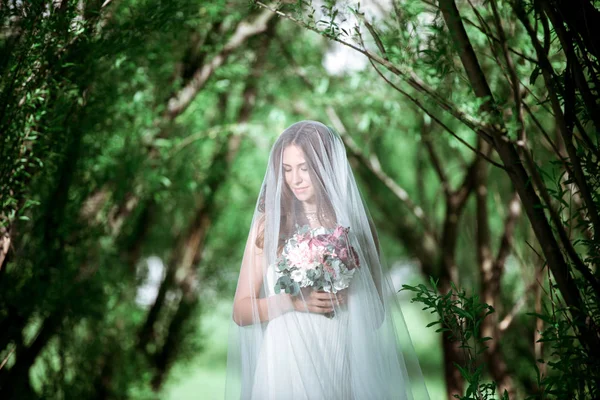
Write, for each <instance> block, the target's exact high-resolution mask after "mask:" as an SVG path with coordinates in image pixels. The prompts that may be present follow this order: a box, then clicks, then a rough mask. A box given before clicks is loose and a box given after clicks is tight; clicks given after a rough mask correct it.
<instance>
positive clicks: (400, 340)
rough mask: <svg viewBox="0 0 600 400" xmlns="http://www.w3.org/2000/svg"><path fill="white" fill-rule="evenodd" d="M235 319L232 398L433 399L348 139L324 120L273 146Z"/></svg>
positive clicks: (297, 127)
mask: <svg viewBox="0 0 600 400" xmlns="http://www.w3.org/2000/svg"><path fill="white" fill-rule="evenodd" d="M332 243H333V244H332ZM326 249H327V250H326ZM232 320H233V322H232V326H231V328H230V338H229V348H228V352H229V354H228V360H227V386H226V387H227V389H226V393H225V397H226V398H227V399H251V400H275V399H285V400H287V399H290V400H299V399H307V400H308V399H310V400H371V399H373V400H380V399H381V400H383V399H402V400H404V399H411V400H412V399H414V400H425V399H429V396H428V394H427V389H426V388H425V385H424V382H423V377H422V375H421V370H420V367H419V363H418V361H417V359H416V357H415V354H414V350H413V347H412V344H411V341H410V337H409V335H408V332H407V330H406V327H405V325H404V320H403V317H402V314H401V312H400V308H399V306H398V304H397V301H396V298H395V292H394V289H393V288H392V287H391V285H390V283H389V281H388V279H387V277H386V276H384V274H383V271H382V260H381V258H380V252H379V243H378V239H377V234H376V232H375V228H374V226H373V224H372V221H371V219H370V216H369V214H368V211H367V209H366V207H365V205H364V203H363V201H362V198H361V196H360V193H359V191H358V188H357V185H356V182H355V180H354V175H353V174H352V171H351V169H350V166H349V164H348V161H347V159H346V152H345V148H344V145H343V142H342V141H341V139H340V137H339V136H338V135H337V133H335V132H334V131H333V130H332V129H330V128H328V127H326V126H325V125H323V124H321V123H319V122H314V121H302V122H298V123H296V124H293V125H292V126H290V127H289V128H287V129H286V130H285V131H284V132H283V133H282V134H281V135H280V136H279V138H278V139H277V141H276V143H275V144H274V146H273V148H272V150H271V154H270V157H269V163H268V167H267V172H266V175H265V178H264V181H263V185H262V189H261V192H260V195H259V198H258V202H257V206H256V211H255V213H254V217H253V219H252V224H251V227H250V233H249V235H248V240H247V242H246V248H245V252H244V256H243V260H242V265H241V269H240V274H239V278H238V285H237V291H236V293H235V299H234V305H233V318H232Z"/></svg>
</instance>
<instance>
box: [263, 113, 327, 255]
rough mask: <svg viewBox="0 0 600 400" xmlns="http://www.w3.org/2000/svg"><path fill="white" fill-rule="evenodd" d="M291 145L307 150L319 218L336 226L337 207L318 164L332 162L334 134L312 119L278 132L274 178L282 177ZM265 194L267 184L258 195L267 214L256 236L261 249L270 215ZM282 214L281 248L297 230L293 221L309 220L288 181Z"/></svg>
mask: <svg viewBox="0 0 600 400" xmlns="http://www.w3.org/2000/svg"><path fill="white" fill-rule="evenodd" d="M292 145H295V146H298V147H299V148H300V149H302V152H303V153H304V156H305V159H306V164H307V166H308V172H309V174H310V179H311V181H312V183H313V186H314V187H315V203H316V205H317V217H318V219H319V222H320V223H321V224H323V226H326V227H333V226H334V225H335V223H336V217H335V211H334V209H333V205H332V204H331V201H330V200H329V196H328V195H327V190H326V188H325V182H324V181H323V177H322V176H321V175H320V174H319V168H318V165H319V164H321V165H331V150H332V134H331V132H330V131H329V129H328V128H327V127H326V126H325V125H322V124H320V123H315V122H312V121H302V122H297V123H295V124H294V125H292V126H290V127H289V128H287V129H286V130H285V131H284V132H283V133H282V134H281V135H280V136H279V138H278V139H277V141H276V142H275V144H274V145H273V150H272V151H271V154H272V157H271V161H272V167H273V172H274V173H275V179H279V171H280V170H281V169H283V164H282V163H283V160H282V158H283V151H284V150H285V149H286V148H287V147H289V146H292ZM265 195H266V187H263V188H262V190H261V194H260V197H259V202H258V211H259V212H261V213H263V214H264V218H261V221H260V225H259V233H258V236H257V238H256V246H257V247H259V248H261V249H262V248H263V247H264V219H265V218H268V216H267V215H266V210H265ZM280 215H281V220H280V225H279V235H278V237H279V246H278V247H279V248H280V249H281V247H282V246H283V243H284V242H285V240H286V239H287V238H289V237H290V236H292V234H293V233H294V230H295V228H296V227H295V226H294V221H297V222H299V223H301V224H308V220H307V219H306V216H305V215H304V212H303V209H302V204H301V202H300V201H299V200H298V199H297V198H296V196H295V195H294V193H293V192H292V190H291V189H290V188H289V187H288V186H287V184H286V183H284V184H283V185H282V192H281V214H280Z"/></svg>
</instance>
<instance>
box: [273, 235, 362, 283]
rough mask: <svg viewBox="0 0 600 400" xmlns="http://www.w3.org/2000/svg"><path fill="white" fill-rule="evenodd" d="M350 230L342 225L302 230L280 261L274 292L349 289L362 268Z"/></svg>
mask: <svg viewBox="0 0 600 400" xmlns="http://www.w3.org/2000/svg"><path fill="white" fill-rule="evenodd" d="M349 230H350V228H344V227H342V226H339V225H338V226H336V227H335V228H334V229H326V228H322V227H321V228H315V229H311V228H310V227H309V226H307V225H305V226H303V227H301V228H299V229H298V230H297V232H296V233H295V234H294V235H293V236H292V237H291V238H289V239H288V240H287V241H286V242H285V244H284V246H283V250H282V253H281V255H280V256H279V257H278V259H277V262H276V264H277V265H276V267H277V268H276V270H277V272H278V275H279V278H278V279H277V283H276V284H275V293H280V292H282V291H285V293H289V294H292V295H296V294H298V293H299V292H300V288H304V287H312V288H313V289H315V290H324V291H326V292H329V293H337V292H339V291H340V290H343V289H346V288H347V287H348V286H349V285H350V282H351V281H352V277H353V276H354V273H355V272H356V268H358V267H359V266H360V263H359V260H358V254H357V252H356V250H355V249H354V247H352V246H350V244H349V242H348V232H349Z"/></svg>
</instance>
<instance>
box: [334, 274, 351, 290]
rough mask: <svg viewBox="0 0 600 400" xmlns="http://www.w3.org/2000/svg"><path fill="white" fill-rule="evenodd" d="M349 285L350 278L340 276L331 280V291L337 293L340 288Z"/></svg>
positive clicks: (342, 288)
mask: <svg viewBox="0 0 600 400" xmlns="http://www.w3.org/2000/svg"><path fill="white" fill-rule="evenodd" d="M349 285H350V279H348V278H345V277H340V279H337V280H336V281H335V282H333V293H337V292H339V291H340V290H344V289H346V288H347V287H348V286H349Z"/></svg>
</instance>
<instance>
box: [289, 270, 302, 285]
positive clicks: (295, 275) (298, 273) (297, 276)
mask: <svg viewBox="0 0 600 400" xmlns="http://www.w3.org/2000/svg"><path fill="white" fill-rule="evenodd" d="M290 277H291V278H292V280H293V281H294V282H297V283H301V282H302V281H304V280H306V271H305V270H303V269H296V270H294V271H292V273H291V274H290Z"/></svg>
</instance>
